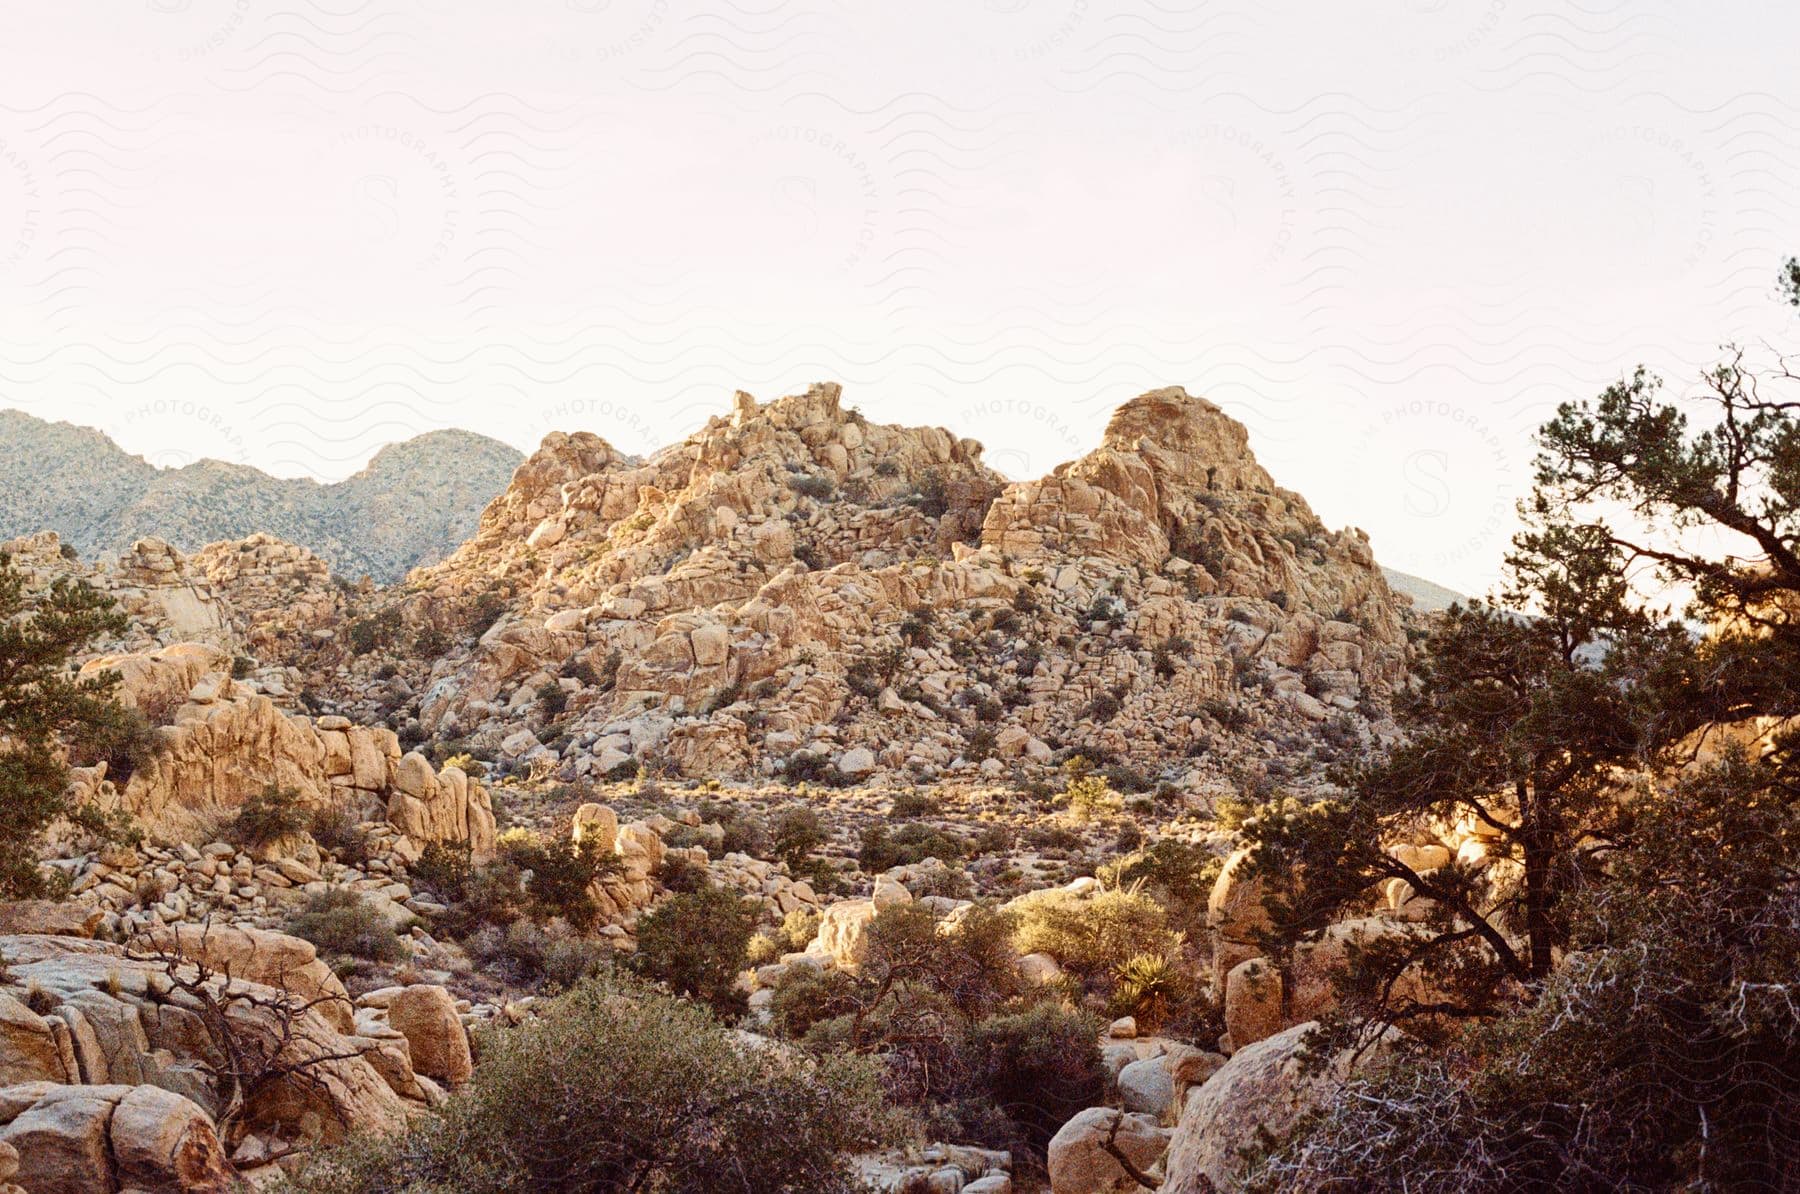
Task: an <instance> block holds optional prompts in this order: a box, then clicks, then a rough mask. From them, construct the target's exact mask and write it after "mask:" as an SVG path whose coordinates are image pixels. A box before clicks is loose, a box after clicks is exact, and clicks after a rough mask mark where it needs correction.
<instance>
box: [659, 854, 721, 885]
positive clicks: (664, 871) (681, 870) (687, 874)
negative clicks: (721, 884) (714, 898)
mask: <svg viewBox="0 0 1800 1194" xmlns="http://www.w3.org/2000/svg"><path fill="white" fill-rule="evenodd" d="M656 879H657V882H659V883H661V884H662V885H663V886H664V887H666V888H668V889H669V890H670V891H700V890H701V889H703V888H707V887H711V886H712V877H711V876H710V875H709V874H707V870H706V868H705V867H703V866H701V865H700V864H699V863H697V862H690V861H689V860H688V858H687V856H686V855H683V854H669V855H666V856H664V858H663V862H662V866H661V867H660V868H659V869H658V870H657V872H656Z"/></svg>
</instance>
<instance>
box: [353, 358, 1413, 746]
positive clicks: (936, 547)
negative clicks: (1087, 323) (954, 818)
mask: <svg viewBox="0 0 1800 1194" xmlns="http://www.w3.org/2000/svg"><path fill="white" fill-rule="evenodd" d="M1247 439H1248V437H1247V433H1246V432H1245V430H1244V428H1243V427H1242V426H1241V425H1240V424H1238V423H1236V422H1235V421H1233V420H1232V419H1230V418H1229V417H1227V416H1226V415H1225V414H1224V413H1223V412H1222V411H1220V410H1219V409H1218V408H1217V407H1216V406H1213V405H1212V404H1211V403H1208V402H1206V401H1204V400H1203V399H1198V398H1194V397H1191V396H1189V395H1187V394H1186V393H1184V392H1183V391H1181V390H1179V389H1167V390H1158V391H1154V392H1152V393H1149V394H1146V395H1143V396H1142V397H1140V398H1137V399H1134V400H1132V401H1131V402H1129V403H1127V404H1125V405H1124V406H1123V407H1121V408H1120V409H1119V411H1118V412H1117V413H1116V414H1115V416H1114V418H1113V420H1112V422H1111V424H1110V425H1109V426H1108V428H1107V431H1106V434H1105V436H1104V437H1103V441H1102V444H1101V446H1100V447H1099V448H1098V449H1096V450H1095V451H1094V452H1092V453H1090V454H1089V455H1087V456H1085V457H1083V458H1082V459H1080V460H1078V461H1075V462H1072V463H1070V464H1067V465H1064V466H1062V467H1060V468H1059V469H1057V470H1056V472H1054V473H1053V474H1052V475H1051V476H1049V477H1046V478H1043V479H1041V480H1037V481H1029V482H1023V483H1018V484H1012V485H1007V484H1005V483H1003V482H1002V481H1001V479H1000V478H999V477H998V476H996V475H995V474H994V473H993V472H992V471H991V470H989V469H987V468H986V467H985V466H983V465H982V464H981V462H980V446H979V445H977V444H975V443H973V442H972V441H968V440H959V439H957V438H955V437H954V436H952V435H951V434H949V433H948V432H945V431H943V430H941V429H937V428H904V427H890V426H878V425H875V424H871V423H869V422H868V421H866V420H864V419H863V418H861V417H860V416H859V415H857V414H856V413H855V412H854V411H851V410H846V409H844V408H843V406H842V405H841V401H840V392H839V388H838V387H837V386H835V385H819V386H814V387H813V388H812V389H810V390H808V391H807V392H806V393H804V394H800V395H796V396H792V397H787V398H782V399H780V400H778V401H775V402H771V403H768V404H766V405H762V404H758V403H757V402H756V401H755V400H754V399H752V398H750V397H749V396H748V395H742V394H740V395H739V396H738V399H737V403H736V406H735V408H734V409H733V411H732V413H731V414H730V415H729V416H721V417H719V418H715V419H713V420H712V421H711V422H710V423H708V425H707V426H706V427H705V428H703V429H702V430H701V431H699V432H696V433H695V434H694V435H693V436H691V437H689V438H688V439H687V440H685V441H683V442H682V443H680V444H677V445H674V446H672V447H669V448H666V449H664V450H663V451H661V452H659V453H657V454H655V455H654V456H651V457H649V458H647V459H644V460H639V459H636V458H633V457H629V456H626V455H623V454H621V453H619V452H617V451H616V450H614V449H613V448H612V447H610V446H609V445H607V444H606V443H605V442H604V441H603V440H600V439H599V438H598V437H595V436H593V435H589V434H586V433H578V434H575V435H562V434H560V433H559V434H555V435H552V436H550V437H548V438H547V439H546V440H545V442H544V445H543V447H542V448H540V449H539V451H538V452H537V453H535V454H534V455H533V456H532V457H531V459H530V460H528V461H527V462H526V463H525V464H524V465H522V466H521V467H520V468H519V470H518V472H517V473H516V474H515V476H514V479H513V483H512V485H511V486H510V487H509V488H508V490H507V492H506V493H504V494H503V495H501V497H499V498H497V499H496V500H495V501H494V502H493V503H491V504H490V505H489V507H488V509H487V510H486V511H485V512H484V513H483V515H482V522H481V526H480V529H479V530H478V531H477V533H476V535H475V537H474V538H473V539H471V540H470V541H469V542H468V543H466V544H465V545H464V546H463V547H462V548H461V549H459V550H458V551H457V552H456V553H454V554H453V555H452V556H451V557H449V558H448V559H446V560H445V561H444V562H443V563H441V564H438V565H435V566H433V567H431V568H428V569H423V570H421V571H420V572H419V573H418V574H417V575H415V577H414V578H413V580H412V582H411V584H410V585H409V588H408V590H407V591H406V592H405V593H403V594H395V595H385V594H375V595H373V596H372V597H370V598H369V599H368V600H366V601H365V602H363V603H362V605H361V606H360V608H362V609H364V610H366V611H368V612H367V613H366V614H365V616H367V617H370V618H374V617H380V618H384V619H386V620H387V621H388V623H389V624H391V625H393V626H396V627H403V628H404V629H403V630H398V631H397V632H396V634H395V638H396V640H397V641H399V642H401V643H404V642H406V641H408V640H409V639H417V638H419V637H420V636H421V635H426V634H428V633H430V632H432V631H433V630H434V628H436V627H439V626H441V625H442V624H443V622H444V620H445V617H446V611H449V610H461V609H468V608H470V607H472V606H474V605H479V604H483V603H485V604H486V606H487V608H488V609H489V610H490V611H491V612H490V614H489V616H488V618H487V619H486V620H485V621H482V622H479V623H478V624H477V629H478V630H480V631H481V633H480V638H479V641H478V642H476V643H474V645H473V646H472V647H468V648H463V647H457V646H454V645H452V646H450V647H449V649H448V650H447V652H446V653H445V654H443V655H442V656H441V657H439V656H430V657H418V656H415V655H413V654H412V653H410V652H409V651H408V650H407V649H405V648H404V647H403V646H402V647H399V648H396V649H394V650H392V651H388V652H376V653H374V654H372V655H371V656H369V657H368V658H367V659H363V660H357V661H351V662H350V663H349V664H348V665H347V666H346V667H344V668H340V669H339V671H338V672H336V673H334V674H332V675H330V676H323V677H321V678H320V684H321V686H322V688H323V689H324V690H325V691H328V692H329V693H330V694H331V696H332V698H333V699H334V700H336V701H337V702H338V703H339V705H340V707H341V708H343V709H344V710H345V711H346V712H349V713H352V714H353V715H355V716H358V717H360V718H363V719H367V720H374V719H377V718H381V719H386V720H389V721H390V723H393V724H397V725H398V724H399V721H397V720H396V719H401V720H404V722H405V724H406V726H407V727H408V728H409V732H413V733H416V734H417V735H420V736H425V737H435V738H438V739H441V740H451V739H454V740H456V741H458V742H459V743H460V742H466V743H467V745H468V747H469V748H471V749H474V750H476V751H478V752H482V753H485V754H490V755H493V756H497V757H500V758H501V759H503V760H505V761H507V762H509V763H510V762H517V763H518V764H519V765H525V764H527V763H529V764H531V765H543V766H549V767H551V768H554V769H560V770H561V771H563V772H564V773H565V774H566V775H568V776H570V777H574V776H577V775H592V776H600V775H604V774H606V773H608V772H610V771H612V770H614V769H617V768H619V767H620V766H621V765H626V766H630V767H639V766H647V767H651V768H653V769H659V768H660V769H667V770H669V771H670V772H672V773H675V774H681V775H696V776H716V775H745V776H756V775H772V774H777V773H781V772H783V771H785V772H786V773H787V774H790V775H805V774H814V775H826V776H832V777H836V778H841V779H845V780H858V781H860V780H868V779H871V778H873V777H875V776H876V775H877V774H878V773H881V772H898V771H905V772H909V773H911V774H912V775H913V776H915V777H918V778H932V777H936V776H941V775H947V774H953V773H956V772H957V771H959V770H962V769H968V770H969V771H970V772H973V771H974V770H975V769H976V768H985V772H984V773H986V774H994V773H998V772H1001V771H1004V770H1005V769H1006V768H1007V767H1009V766H1012V765H1013V763H1014V762H1015V761H1022V762H1026V763H1032V762H1039V761H1048V760H1050V758H1051V756H1052V755H1053V753H1054V752H1055V750H1056V749H1059V748H1060V749H1064V750H1067V751H1070V752H1074V751H1085V752H1087V753H1090V754H1096V755H1102V756H1105V757H1114V758H1126V759H1132V760H1134V761H1140V762H1158V761H1168V760H1170V759H1175V758H1182V757H1194V756H1200V755H1204V754H1206V753H1209V750H1210V749H1212V748H1217V747H1220V745H1221V744H1220V742H1219V740H1220V739H1221V738H1223V737H1227V736H1229V735H1231V734H1232V733H1235V732H1237V731H1238V730H1241V729H1242V728H1243V725H1242V724H1240V723H1241V722H1242V721H1243V720H1244V719H1248V720H1250V721H1253V722H1259V723H1261V724H1263V725H1265V726H1267V727H1275V726H1282V725H1291V726H1293V727H1295V728H1296V729H1304V728H1308V727H1315V726H1317V725H1318V724H1319V723H1322V722H1331V721H1335V722H1338V723H1341V724H1339V725H1338V726H1337V728H1336V729H1335V730H1334V732H1336V733H1338V734H1340V735H1343V736H1345V739H1346V741H1366V740H1367V738H1368V736H1369V735H1370V734H1371V733H1372V732H1373V733H1383V732H1387V730H1388V728H1389V723H1387V722H1386V721H1385V707H1386V700H1387V696H1388V694H1389V692H1390V691H1391V690H1392V688H1393V686H1394V685H1395V683H1397V682H1398V680H1399V679H1400V678H1401V676H1402V675H1403V673H1404V671H1405V658H1406V645H1405V635H1404V632H1403V629H1402V624H1401V618H1402V613H1403V606H1404V603H1403V602H1402V601H1400V600H1397V599H1396V598H1395V596H1394V595H1393V593H1392V592H1391V591H1390V590H1389V589H1388V587H1387V584H1386V582H1385V580H1384V579H1383V577H1382V574H1381V571H1380V569H1379V568H1378V567H1377V566H1376V565H1375V562H1374V559H1373V555H1372V553H1371V551H1370V549H1369V545H1368V543H1367V541H1366V539H1365V538H1364V537H1363V536H1362V535H1361V534H1360V533H1359V532H1354V531H1346V532H1340V533H1335V534H1333V533H1329V532H1327V531H1325V529H1324V528H1323V527H1322V526H1321V525H1320V524H1319V522H1318V520H1317V518H1316V517H1315V516H1314V515H1313V513H1312V512H1311V510H1310V509H1309V508H1308V507H1307V506H1306V503H1305V502H1304V500H1303V499H1301V498H1300V497H1299V496H1298V495H1297V494H1294V493H1291V492H1289V491H1287V490H1284V489H1281V488H1280V487H1278V486H1276V485H1275V483H1274V482H1273V481H1272V480H1271V479H1270V478H1269V476H1268V474H1267V473H1266V472H1264V471H1263V470H1262V468H1261V467H1260V466H1258V465H1257V464H1256V462H1255V459H1254V457H1253V456H1252V455H1251V453H1250V451H1249V447H1248V442H1247ZM384 669H387V670H389V671H395V670H397V672H398V675H390V676H389V678H386V679H383V678H382V676H381V675H380V674H379V673H381V672H382V671H383V670H384ZM546 693H554V694H555V695H554V700H553V701H549V700H547V698H546V696H545V694H546ZM1233 710H1242V711H1243V712H1242V713H1239V712H1234V711H1233ZM415 724H416V727H417V728H416V730H414V729H412V728H411V727H413V726H414V725H415ZM522 725H523V727H524V729H523V730H522V729H521V726H522ZM546 731H553V733H552V732H546ZM546 739H550V741H546Z"/></svg>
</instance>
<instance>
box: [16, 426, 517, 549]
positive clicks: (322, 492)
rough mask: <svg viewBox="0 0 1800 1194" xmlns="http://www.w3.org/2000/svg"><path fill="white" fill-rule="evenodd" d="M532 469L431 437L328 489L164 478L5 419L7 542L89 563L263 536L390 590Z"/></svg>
mask: <svg viewBox="0 0 1800 1194" xmlns="http://www.w3.org/2000/svg"><path fill="white" fill-rule="evenodd" d="M523 459H524V457H523V455H522V454H521V453H519V452H518V451H516V450H515V449H513V448H511V447H508V446H507V445H506V444H503V443H500V442H499V441H498V440H492V439H488V438H487V437H486V436H482V435H476V434H474V433H473V432H468V431H432V432H428V433H426V434H424V435H420V436H416V437H414V438H413V439H409V440H406V441H404V442H402V443H397V444H390V445H388V446H387V447H385V448H383V449H381V451H379V452H377V453H376V454H375V457H374V459H372V460H370V461H369V465H368V467H367V468H365V469H363V470H362V471H361V472H359V473H357V474H356V475H355V476H353V477H348V478H346V479H344V480H342V481H339V482H336V483H334V484H330V485H321V484H320V483H318V482H317V481H312V480H307V479H303V478H302V479H295V480H288V479H283V478H280V477H271V476H270V475H269V474H267V473H265V472H262V471H261V470H259V469H254V468H250V467H249V466H247V465H241V464H227V463H225V462H223V461H219V460H201V461H199V462H197V463H194V464H190V465H187V466H185V467H183V468H175V469H167V468H158V467H156V466H155V465H153V464H150V463H149V462H147V461H145V460H144V459H143V458H142V457H139V456H133V455H131V454H129V453H128V452H126V451H125V450H124V449H122V448H120V447H119V446H118V445H117V444H115V443H113V442H112V440H110V439H108V438H107V437H106V436H105V435H104V434H102V433H101V432H98V431H95V430H93V429H92V428H88V427H76V426H73V425H71V424H68V423H47V422H45V421H44V420H42V419H38V418H34V417H32V416H31V415H28V414H25V413H24V412H22V411H16V410H0V539H3V538H10V537H12V536H15V535H25V534H30V533H32V532H34V531H46V530H47V531H55V532H57V533H58V534H59V535H61V536H62V538H63V541H64V542H66V543H70V544H72V545H74V547H75V548H76V550H78V551H80V552H81V554H82V555H84V556H93V555H96V554H111V553H115V552H118V551H120V550H123V549H124V548H125V547H127V546H129V545H130V543H131V542H132V540H134V539H141V538H143V537H145V536H148V535H154V536H156V537H158V538H161V539H166V540H168V541H169V542H170V543H173V544H174V545H175V546H176V547H178V548H180V549H182V550H183V551H193V550H195V549H196V548H199V547H202V546H204V545H206V544H208V543H212V542H216V541H217V540H220V539H239V538H243V537H244V536H246V535H251V534H254V533H256V532H257V531H265V532H267V533H269V534H271V535H275V536H277V537H279V538H282V539H286V540H288V541H290V542H293V543H299V544H301V545H303V546H305V547H309V548H311V549H312V550H313V551H314V552H316V553H317V554H318V555H319V556H321V557H322V558H323V559H325V560H326V561H327V562H328V563H329V564H330V565H331V567H332V570H333V571H334V572H336V573H338V574H339V575H341V576H346V577H350V578H352V579H354V578H356V577H359V576H362V575H365V574H366V575H368V576H371V577H373V578H374V579H376V580H378V581H382V582H384V583H385V582H391V581H395V580H398V579H400V578H401V577H403V576H404V575H406V572H407V570H408V569H410V568H413V567H414V566H416V565H418V564H426V563H431V562H433V561H435V560H438V559H441V558H442V557H444V556H445V555H447V554H449V553H450V552H451V551H452V550H454V549H455V548H456V547H457V546H458V545H459V544H460V543H462V541H463V540H464V539H467V538H468V537H469V536H470V535H472V534H473V533H474V531H475V527H476V524H477V523H478V522H479V521H480V518H481V510H482V507H483V506H485V505H486V504H487V503H488V502H489V501H490V500H491V499H492V498H493V497H494V496H495V495H497V494H499V493H500V492H502V491H503V490H504V489H505V488H506V486H507V482H508V481H509V480H510V479H511V478H512V473H513V469H515V468H516V467H518V465H519V463H520V461H522V460H523Z"/></svg>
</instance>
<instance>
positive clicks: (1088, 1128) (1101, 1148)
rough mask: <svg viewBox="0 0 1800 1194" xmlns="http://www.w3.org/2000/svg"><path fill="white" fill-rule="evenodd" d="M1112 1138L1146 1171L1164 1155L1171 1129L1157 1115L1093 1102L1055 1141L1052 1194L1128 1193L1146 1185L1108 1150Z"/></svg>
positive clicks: (1050, 1155) (1050, 1160)
mask: <svg viewBox="0 0 1800 1194" xmlns="http://www.w3.org/2000/svg"><path fill="white" fill-rule="evenodd" d="M1108 1140H1110V1141H1111V1143H1112V1144H1113V1146H1114V1147H1116V1148H1117V1149H1118V1150H1119V1151H1120V1152H1122V1153H1124V1154H1125V1156H1126V1157H1127V1158H1128V1159H1129V1160H1130V1161H1131V1163H1132V1164H1133V1165H1135V1166H1136V1167H1137V1168H1138V1169H1139V1170H1140V1171H1143V1170H1148V1169H1150V1168H1151V1167H1152V1166H1154V1165H1155V1164H1156V1163H1157V1161H1159V1160H1161V1159H1162V1155H1163V1153H1164V1152H1166V1151H1167V1150H1168V1147H1169V1132H1168V1129H1166V1128H1164V1127H1162V1126H1161V1125H1160V1124H1159V1123H1157V1121H1156V1118H1155V1117H1154V1116H1149V1115H1139V1114H1135V1113H1132V1112H1126V1111H1119V1110H1116V1109H1114V1108H1112V1107H1089V1108H1088V1109H1087V1110H1086V1111H1083V1112H1081V1113H1080V1114H1078V1115H1076V1116H1075V1118H1073V1119H1071V1120H1070V1121H1069V1122H1068V1123H1066V1124H1064V1125H1063V1126H1062V1128H1061V1129H1060V1130H1058V1131H1057V1133H1056V1135H1055V1136H1053V1137H1052V1138H1051V1140H1050V1148H1049V1153H1048V1156H1047V1158H1046V1164H1047V1166H1048V1168H1049V1170H1050V1194H1126V1192H1127V1191H1134V1190H1141V1189H1143V1186H1142V1185H1140V1184H1139V1183H1138V1181H1137V1180H1136V1179H1135V1178H1133V1177H1132V1176H1131V1175H1130V1174H1129V1173H1127V1172H1126V1171H1125V1168H1124V1166H1122V1165H1120V1164H1119V1162H1118V1161H1117V1160H1116V1159H1115V1158H1114V1157H1113V1155H1112V1153H1111V1152H1110V1151H1108V1150H1107V1149H1106V1147H1105V1144H1106V1142H1107V1141H1108Z"/></svg>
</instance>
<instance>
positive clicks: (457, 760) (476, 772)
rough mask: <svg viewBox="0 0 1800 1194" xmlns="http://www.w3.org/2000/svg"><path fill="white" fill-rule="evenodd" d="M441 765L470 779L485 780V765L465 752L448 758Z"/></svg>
mask: <svg viewBox="0 0 1800 1194" xmlns="http://www.w3.org/2000/svg"><path fill="white" fill-rule="evenodd" d="M443 765H444V766H445V767H454V768H456V769H457V770H458V771H460V772H462V773H463V774H464V775H466V776H468V777H469V778H470V779H486V778H487V764H486V763H484V762H482V761H481V760H480V759H478V758H476V757H475V756H474V755H472V754H470V753H469V752H468V751H466V750H465V751H462V752H460V753H458V754H453V755H451V756H449V757H448V758H446V759H445V760H444V763H443Z"/></svg>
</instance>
